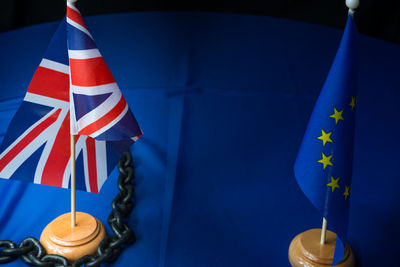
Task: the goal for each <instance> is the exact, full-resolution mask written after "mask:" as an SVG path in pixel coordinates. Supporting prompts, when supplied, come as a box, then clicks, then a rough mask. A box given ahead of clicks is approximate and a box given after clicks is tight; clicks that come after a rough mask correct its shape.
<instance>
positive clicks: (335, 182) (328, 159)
mask: <svg viewBox="0 0 400 267" xmlns="http://www.w3.org/2000/svg"><path fill="white" fill-rule="evenodd" d="M349 106H350V108H351V111H354V108H355V106H356V98H355V97H354V96H352V97H351V101H350V103H349ZM329 117H330V118H333V119H335V125H337V124H338V123H339V122H340V121H341V120H342V121H343V120H344V118H343V109H342V110H337V109H336V107H334V108H333V114H332V115H330V116H329ZM331 135H332V131H330V132H325V131H324V130H323V129H321V136H318V137H317V139H319V140H321V141H322V146H324V147H325V145H326V143H334V141H333V140H332V138H331ZM332 157H333V154H331V155H329V156H327V155H325V154H324V153H322V158H321V159H320V160H318V161H317V162H319V163H321V164H322V166H323V168H324V170H325V169H326V167H328V166H333V163H332ZM339 179H340V177H337V178H334V177H333V176H331V181H330V182H329V183H328V184H326V186H328V187H330V188H331V189H332V193H333V192H335V189H336V188H338V189H340V185H339ZM342 195H343V196H344V199H345V200H347V198H348V197H349V196H350V185H349V186H345V189H344V193H343V194H342Z"/></svg>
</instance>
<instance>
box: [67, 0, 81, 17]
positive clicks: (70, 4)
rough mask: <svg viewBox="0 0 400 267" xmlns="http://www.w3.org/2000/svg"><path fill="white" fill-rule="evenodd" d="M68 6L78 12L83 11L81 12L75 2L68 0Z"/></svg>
mask: <svg viewBox="0 0 400 267" xmlns="http://www.w3.org/2000/svg"><path fill="white" fill-rule="evenodd" d="M67 6H68V7H70V8H72V9H73V10H75V11H76V12H78V13H79V14H81V12H79V10H78V9H77V8H76V7H75V4H73V3H70V2H67Z"/></svg>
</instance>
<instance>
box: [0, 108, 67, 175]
mask: <svg viewBox="0 0 400 267" xmlns="http://www.w3.org/2000/svg"><path fill="white" fill-rule="evenodd" d="M60 112H61V109H58V110H57V111H56V112H54V113H53V114H52V115H50V116H49V117H48V118H47V119H45V120H44V121H42V122H41V123H39V125H37V126H36V127H35V128H33V129H32V131H30V132H29V133H28V134H27V135H26V136H25V137H24V138H22V140H21V141H19V142H18V143H17V144H16V145H15V146H14V147H13V148H12V149H11V150H10V151H9V152H8V153H7V154H5V155H4V157H2V158H1V159H0V171H2V170H3V169H4V168H5V167H6V166H7V165H8V164H9V163H10V162H11V161H12V160H13V159H14V158H15V157H16V156H17V155H18V154H19V153H20V152H21V151H22V150H24V148H26V147H27V146H28V145H29V144H30V143H31V142H32V141H33V140H34V139H35V138H36V137H38V136H39V135H40V134H41V133H42V132H43V131H44V130H46V129H47V128H48V127H49V126H50V125H52V124H53V123H54V122H55V121H56V120H57V118H58V115H60Z"/></svg>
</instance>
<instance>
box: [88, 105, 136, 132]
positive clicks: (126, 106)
mask: <svg viewBox="0 0 400 267" xmlns="http://www.w3.org/2000/svg"><path fill="white" fill-rule="evenodd" d="M128 109H129V107H128V104H125V108H124V110H123V111H122V112H121V114H119V115H118V117H116V118H115V119H114V120H112V121H111V122H110V123H108V124H107V125H106V126H104V127H103V128H101V129H100V130H98V131H96V132H94V133H92V134H91V135H90V137H93V138H96V137H97V136H99V135H100V134H102V133H104V132H105V131H107V130H108V129H110V128H111V127H113V126H114V125H115V124H117V123H118V122H119V121H120V120H121V119H122V118H123V117H124V116H125V114H126V113H127V112H128Z"/></svg>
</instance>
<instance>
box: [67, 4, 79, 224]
mask: <svg viewBox="0 0 400 267" xmlns="http://www.w3.org/2000/svg"><path fill="white" fill-rule="evenodd" d="M76 1H77V0H67V2H69V3H72V4H73V3H75V2H76ZM75 226H76V194H75V135H72V134H71V228H74V227H75Z"/></svg>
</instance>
